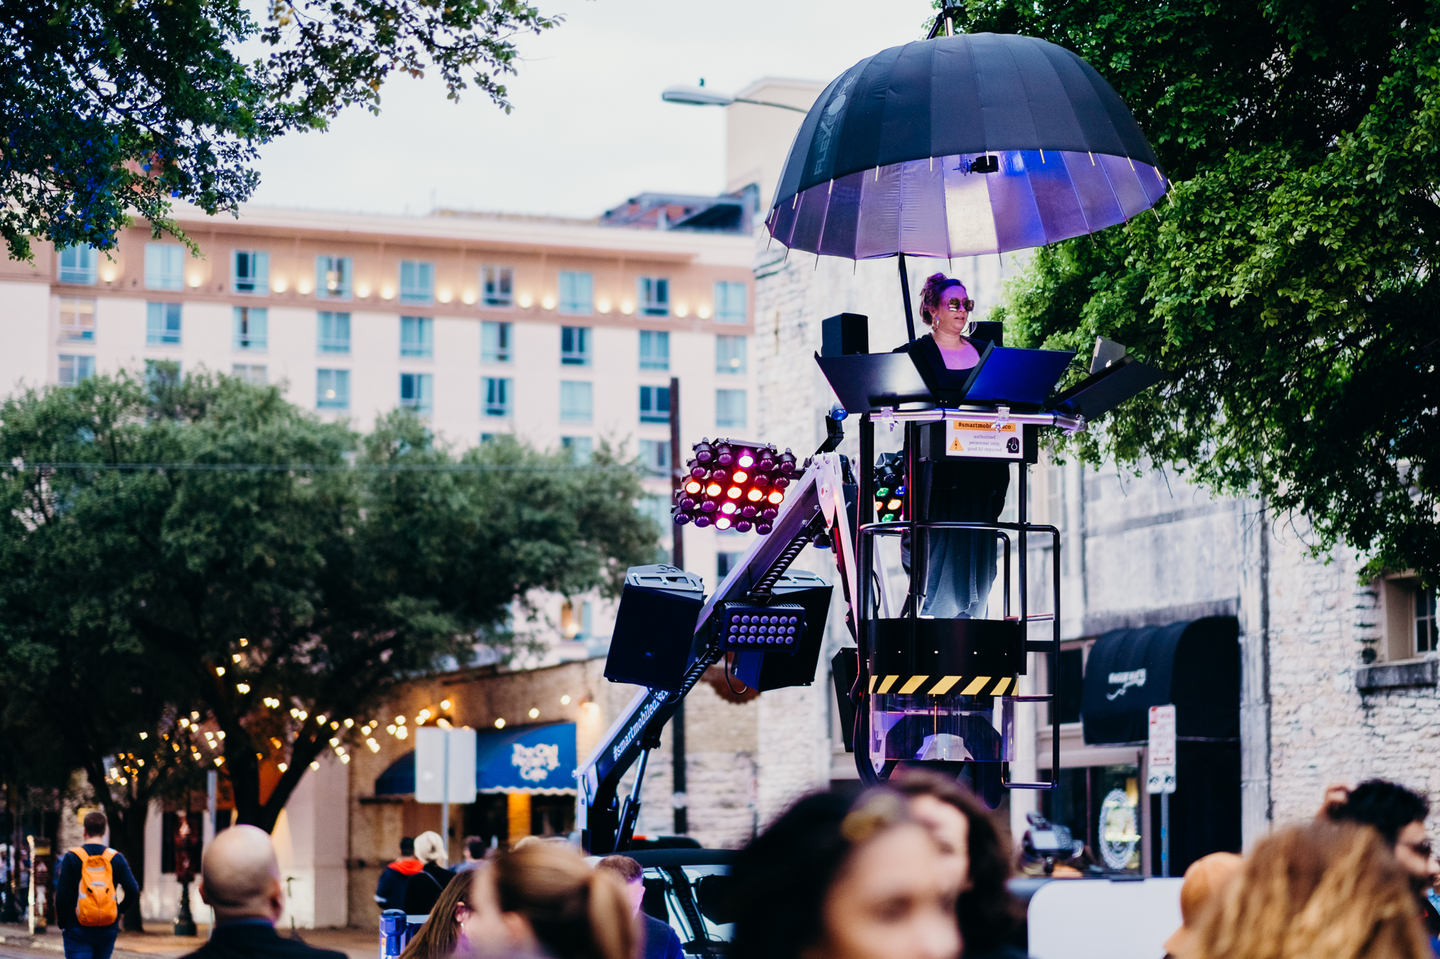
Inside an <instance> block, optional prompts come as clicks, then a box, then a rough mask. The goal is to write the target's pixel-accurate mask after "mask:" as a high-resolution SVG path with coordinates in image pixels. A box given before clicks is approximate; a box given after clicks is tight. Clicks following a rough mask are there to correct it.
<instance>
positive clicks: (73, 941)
mask: <svg viewBox="0 0 1440 959" xmlns="http://www.w3.org/2000/svg"><path fill="white" fill-rule="evenodd" d="M108 826H109V823H107V822H106V820H105V814H104V813H103V812H92V813H86V814H85V821H84V829H85V844H84V847H83V848H84V850H85V852H86V853H88V854H89V855H91V856H99V855H101V854H103V853H104V852H105V850H106V849H107V848H109V847H107V846H106V845H105V830H106V829H107V828H108ZM81 865H82V863H81V861H80V857H79V856H77V855H75V853H74V851H73V850H72V851H69V852H66V853H65V858H63V859H61V860H60V869H59V871H58V872H57V874H56V877H55V922H56V924H57V925H58V926H59V927H60V929H61V935H62V937H63V941H64V944H65V959H110V954H111V953H112V952H114V951H115V937H116V936H117V935H119V934H120V911H121V910H122V909H124V908H125V907H126V906H129V905H130V904H132V903H135V902H138V901H139V899H140V887H139V885H137V884H136V882H135V876H134V874H133V873H131V872H130V864H129V863H127V862H126V861H125V857H124V856H122V855H120V854H119V853H118V852H117V853H115V855H114V856H113V857H112V858H111V860H110V869H111V875H112V876H113V878H114V885H115V892H116V896H115V898H116V901H117V908H116V910H115V921H114V922H112V923H109V924H107V925H104V926H82V925H80V921H79V920H78V919H76V918H75V906H76V903H78V902H79V900H80V873H81V869H80V867H81ZM122 890H123V892H124V896H123V898H122V896H121V895H120V893H121V891H122Z"/></svg>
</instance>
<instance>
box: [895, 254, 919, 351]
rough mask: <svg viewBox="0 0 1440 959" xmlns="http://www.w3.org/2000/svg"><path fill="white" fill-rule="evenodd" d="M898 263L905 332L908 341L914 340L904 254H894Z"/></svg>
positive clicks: (913, 316)
mask: <svg viewBox="0 0 1440 959" xmlns="http://www.w3.org/2000/svg"><path fill="white" fill-rule="evenodd" d="M896 257H897V260H898V261H899V263H900V295H901V296H902V297H903V298H904V300H905V332H906V333H908V334H909V335H910V342H911V343H914V342H915V310H914V307H912V306H911V305H910V274H909V272H908V271H906V269H905V254H904V253H900V254H897V255H896Z"/></svg>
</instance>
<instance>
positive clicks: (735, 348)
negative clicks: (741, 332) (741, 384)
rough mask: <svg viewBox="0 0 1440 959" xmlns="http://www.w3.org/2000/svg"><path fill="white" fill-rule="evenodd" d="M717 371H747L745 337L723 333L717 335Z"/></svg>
mask: <svg viewBox="0 0 1440 959" xmlns="http://www.w3.org/2000/svg"><path fill="white" fill-rule="evenodd" d="M715 372H716V373H744V372H745V337H743V336H726V335H724V334H723V333H722V334H721V335H719V336H717V337H715Z"/></svg>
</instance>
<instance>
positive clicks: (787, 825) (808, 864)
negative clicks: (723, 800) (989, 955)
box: [729, 789, 960, 959]
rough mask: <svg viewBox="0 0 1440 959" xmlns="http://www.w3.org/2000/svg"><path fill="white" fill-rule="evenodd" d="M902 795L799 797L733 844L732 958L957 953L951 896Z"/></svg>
mask: <svg viewBox="0 0 1440 959" xmlns="http://www.w3.org/2000/svg"><path fill="white" fill-rule="evenodd" d="M943 871H944V867H943V865H942V863H941V861H940V854H939V852H938V850H937V849H936V847H935V843H934V841H933V840H932V839H931V838H930V834H929V833H928V832H927V831H926V830H925V828H924V827H923V826H921V825H920V824H918V823H917V822H915V821H914V820H913V819H912V818H911V817H910V815H909V813H908V812H907V811H906V802H905V799H904V798H903V797H902V796H900V795H899V794H897V793H895V792H893V791H890V790H886V789H875V790H870V791H868V792H866V793H863V794H861V796H860V797H859V798H858V799H857V800H855V802H854V803H853V804H852V803H851V802H849V801H847V800H846V799H845V798H844V797H842V796H839V795H836V794H834V793H816V794H814V795H810V796H806V797H804V798H802V799H800V800H799V801H798V802H796V803H795V804H794V805H793V806H791V807H790V808H789V809H788V810H787V811H786V812H785V813H784V814H782V815H781V816H780V818H779V819H777V820H776V821H775V822H774V824H772V825H771V826H770V828H768V829H766V830H765V831H764V832H763V833H761V834H760V835H759V836H757V837H756V838H755V839H754V840H753V841H752V842H751V843H750V844H749V845H748V846H746V847H745V848H744V849H743V850H741V852H740V855H739V856H738V857H737V858H736V860H735V863H734V866H733V868H732V869H731V871H730V876H731V882H732V887H731V902H730V911H731V912H732V913H733V914H734V915H735V917H736V918H735V926H734V929H735V934H734V939H733V940H732V942H731V944H730V953H729V954H730V955H731V956H734V957H736V959H810V957H820V956H823V957H825V959H955V957H956V956H957V955H959V953H960V932H959V929H958V927H957V925H956V921H955V902H954V898H953V896H951V894H950V891H949V889H948V888H947V885H946V882H945V881H944V880H942V879H941V875H942V873H943Z"/></svg>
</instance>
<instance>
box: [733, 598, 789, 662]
mask: <svg viewBox="0 0 1440 959" xmlns="http://www.w3.org/2000/svg"><path fill="white" fill-rule="evenodd" d="M804 635H805V607H804V606H801V605H799V604H781V605H775V606H751V605H747V604H742V603H726V604H725V611H724V614H723V616H722V617H721V620H720V645H721V647H722V648H724V649H733V650H751V649H758V650H760V651H762V652H772V651H773V652H791V653H793V652H794V651H795V649H796V647H797V646H798V645H799V644H800V640H801V638H802V637H804Z"/></svg>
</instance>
